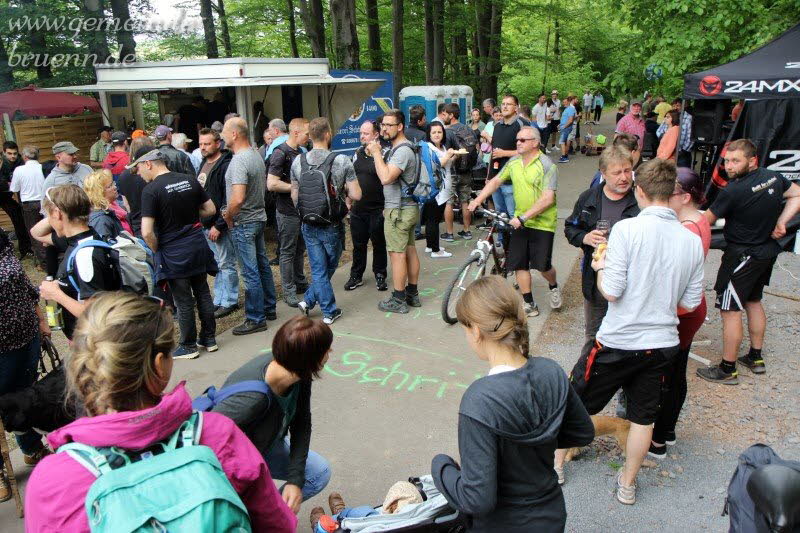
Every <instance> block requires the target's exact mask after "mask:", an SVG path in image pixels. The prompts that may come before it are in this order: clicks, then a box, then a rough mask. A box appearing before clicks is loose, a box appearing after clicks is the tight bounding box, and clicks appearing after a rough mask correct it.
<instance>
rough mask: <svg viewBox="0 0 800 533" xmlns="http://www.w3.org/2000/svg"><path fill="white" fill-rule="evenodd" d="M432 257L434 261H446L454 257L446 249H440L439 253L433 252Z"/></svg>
mask: <svg viewBox="0 0 800 533" xmlns="http://www.w3.org/2000/svg"><path fill="white" fill-rule="evenodd" d="M431 257H432V258H433V259H444V258H447V257H453V254H451V253H450V252H448V251H447V250H445V249H444V248H440V249H439V251H438V252H431Z"/></svg>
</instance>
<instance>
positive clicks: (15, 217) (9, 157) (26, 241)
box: [0, 141, 33, 258]
mask: <svg viewBox="0 0 800 533" xmlns="http://www.w3.org/2000/svg"><path fill="white" fill-rule="evenodd" d="M19 166H22V161H20V158H19V147H18V146H17V143H15V142H14V141H6V142H4V143H3V157H2V165H0V209H2V210H3V211H5V212H6V214H7V215H8V218H10V219H11V223H12V224H13V225H14V234H15V235H16V236H17V244H18V245H19V256H20V258H22V257H25V256H26V255H28V254H31V253H33V250H32V248H31V239H30V236H29V235H28V230H26V229H25V218H24V217H23V216H22V207H21V206H20V205H19V204H18V203H17V202H16V200H14V196H13V195H12V194H11V192H10V190H9V187H10V185H11V179H12V178H13V176H14V170H15V169H16V168H17V167H19Z"/></svg>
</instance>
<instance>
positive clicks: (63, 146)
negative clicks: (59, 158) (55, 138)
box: [53, 141, 78, 155]
mask: <svg viewBox="0 0 800 533" xmlns="http://www.w3.org/2000/svg"><path fill="white" fill-rule="evenodd" d="M77 151H78V147H77V146H75V145H74V144H72V143H71V142H69V141H61V142H59V143H56V144H54V145H53V155H56V154H60V153H61V152H66V153H68V154H70V155H72V154H74V153H75V152H77Z"/></svg>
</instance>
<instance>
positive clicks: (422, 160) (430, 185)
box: [385, 141, 444, 203]
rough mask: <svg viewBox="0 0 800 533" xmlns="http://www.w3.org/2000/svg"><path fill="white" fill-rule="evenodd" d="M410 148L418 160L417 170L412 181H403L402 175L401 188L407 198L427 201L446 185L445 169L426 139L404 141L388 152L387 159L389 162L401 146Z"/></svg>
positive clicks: (419, 201)
mask: <svg viewBox="0 0 800 533" xmlns="http://www.w3.org/2000/svg"><path fill="white" fill-rule="evenodd" d="M403 146H405V147H407V148H410V149H411V151H413V152H414V157H415V158H416V161H417V172H416V173H415V177H414V180H413V181H412V182H410V183H409V182H406V181H402V174H401V176H400V178H399V179H400V188H401V191H402V195H403V196H404V197H406V198H408V197H411V198H413V199H414V200H415V201H416V202H418V203H425V202H426V201H428V200H430V199H431V198H436V195H437V194H439V191H441V190H442V188H443V187H444V170H443V169H442V165H441V163H439V157H438V156H437V155H436V154H435V153H434V152H433V150H431V147H430V145H428V143H427V142H425V141H419V142H417V143H412V142H411V141H409V142H407V143H402V144H400V145H398V146H395V147H394V148H392V149H391V150H389V152H388V153H387V154H386V158H385V160H386V161H387V162H388V161H389V160H390V159H391V158H392V155H394V153H395V152H396V151H397V150H398V149H399V148H401V147H403Z"/></svg>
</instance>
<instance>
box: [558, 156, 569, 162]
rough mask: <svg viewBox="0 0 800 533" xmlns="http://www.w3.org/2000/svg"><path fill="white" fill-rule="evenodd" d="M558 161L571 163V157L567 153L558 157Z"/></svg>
mask: <svg viewBox="0 0 800 533" xmlns="http://www.w3.org/2000/svg"><path fill="white" fill-rule="evenodd" d="M558 162H559V163H569V157H567V156H565V155H562V156H561V157H559V158H558Z"/></svg>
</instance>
